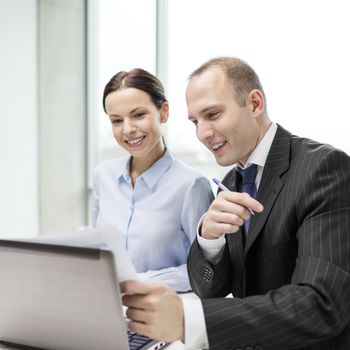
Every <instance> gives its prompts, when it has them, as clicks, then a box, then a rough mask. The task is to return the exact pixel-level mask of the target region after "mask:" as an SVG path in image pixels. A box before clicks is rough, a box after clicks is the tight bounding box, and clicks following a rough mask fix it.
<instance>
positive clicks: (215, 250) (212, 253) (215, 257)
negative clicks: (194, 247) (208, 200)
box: [197, 214, 226, 265]
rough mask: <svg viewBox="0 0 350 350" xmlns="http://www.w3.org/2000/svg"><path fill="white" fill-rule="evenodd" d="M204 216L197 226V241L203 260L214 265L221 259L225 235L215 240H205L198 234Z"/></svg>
mask: <svg viewBox="0 0 350 350" xmlns="http://www.w3.org/2000/svg"><path fill="white" fill-rule="evenodd" d="M204 216H205V214H204V215H203V216H202V217H201V219H200V220H199V222H198V225H197V241H198V244H199V246H200V247H201V249H202V251H203V255H204V257H205V259H206V260H208V261H209V262H211V263H212V264H214V265H215V264H216V263H217V262H218V261H220V259H221V258H222V255H223V253H224V250H225V249H224V248H225V244H226V239H225V235H222V236H220V237H219V238H217V239H205V238H203V237H202V236H201V235H200V234H199V228H200V227H201V225H202V222H203V218H204Z"/></svg>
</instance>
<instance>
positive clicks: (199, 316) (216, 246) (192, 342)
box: [183, 123, 277, 349]
mask: <svg viewBox="0 0 350 350" xmlns="http://www.w3.org/2000/svg"><path fill="white" fill-rule="evenodd" d="M276 131H277V125H276V124H275V123H271V125H270V128H269V129H268V131H267V132H266V134H265V136H264V137H263V139H262V140H261V141H260V143H259V144H258V145H257V147H256V148H255V150H254V151H253V152H252V154H251V155H250V157H249V158H248V160H247V162H246V164H245V165H244V168H243V169H245V168H247V167H249V166H250V165H252V164H256V165H257V174H256V178H255V185H256V188H257V190H258V189H259V185H260V181H261V177H262V173H263V171H264V166H265V163H266V159H267V156H268V154H269V152H270V148H271V145H272V142H273V139H274V137H275V135H276ZM235 167H241V166H240V165H239V164H235ZM241 168H242V167H241ZM204 215H205V214H204ZM204 215H203V216H202V218H201V219H200V221H199V223H198V225H197V240H198V244H199V246H200V247H201V249H202V251H203V255H204V256H205V258H206V259H207V260H208V261H210V262H211V263H213V264H216V263H217V262H218V261H219V260H220V259H221V257H222V254H223V252H224V248H225V244H226V240H225V237H224V234H223V235H222V236H220V237H219V238H218V239H205V238H203V237H201V236H200V235H199V230H198V229H199V227H200V225H201V224H202V221H203V217H204ZM183 306H184V314H185V346H186V349H207V348H208V347H209V343H208V336H207V331H206V326H205V318H204V312H203V308H202V303H201V301H200V300H199V299H198V300H194V299H185V300H183ZM191 315H192V316H191ZM193 315H196V317H193Z"/></svg>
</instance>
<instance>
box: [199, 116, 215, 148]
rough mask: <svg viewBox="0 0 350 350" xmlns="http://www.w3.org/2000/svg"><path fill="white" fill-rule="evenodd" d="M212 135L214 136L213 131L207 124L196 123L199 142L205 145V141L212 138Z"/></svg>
mask: <svg viewBox="0 0 350 350" xmlns="http://www.w3.org/2000/svg"><path fill="white" fill-rule="evenodd" d="M213 135H214V130H213V129H212V127H211V126H210V125H209V124H208V123H205V122H199V121H198V124H197V138H198V140H199V141H201V142H203V143H205V141H207V140H208V139H210V138H211V137H213Z"/></svg>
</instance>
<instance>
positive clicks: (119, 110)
mask: <svg viewBox="0 0 350 350" xmlns="http://www.w3.org/2000/svg"><path fill="white" fill-rule="evenodd" d="M105 106H106V111H107V114H108V116H109V119H110V121H111V124H112V131H113V135H114V138H115V139H116V140H117V142H118V144H119V145H120V146H121V147H123V148H124V149H125V150H126V151H127V152H128V153H129V154H130V155H131V156H132V157H133V158H134V159H142V160H143V161H147V160H148V159H149V160H150V161H155V160H157V159H159V158H160V157H161V156H162V155H163V153H164V144H163V141H162V133H161V123H165V122H166V121H167V119H168V108H169V107H168V104H167V103H164V104H163V106H162V108H161V109H160V110H158V109H157V107H156V106H155V105H154V103H153V102H152V100H151V97H150V96H149V95H148V94H147V93H146V92H144V91H142V90H139V89H135V88H125V89H121V90H117V91H114V92H111V93H110V94H109V95H107V97H106V100H105Z"/></svg>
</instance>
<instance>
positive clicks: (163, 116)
mask: <svg viewBox="0 0 350 350" xmlns="http://www.w3.org/2000/svg"><path fill="white" fill-rule="evenodd" d="M168 118H169V103H168V102H164V103H163V104H162V107H161V109H160V122H161V123H166V122H167V121H168Z"/></svg>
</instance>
